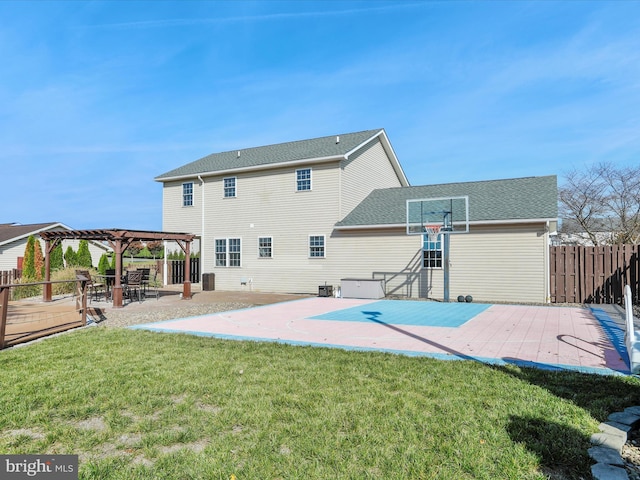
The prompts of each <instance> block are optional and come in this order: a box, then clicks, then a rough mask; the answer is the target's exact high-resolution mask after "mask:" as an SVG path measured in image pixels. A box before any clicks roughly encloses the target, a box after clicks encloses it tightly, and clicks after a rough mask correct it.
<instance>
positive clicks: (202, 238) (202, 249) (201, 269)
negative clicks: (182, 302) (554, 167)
mask: <svg viewBox="0 0 640 480" xmlns="http://www.w3.org/2000/svg"><path fill="white" fill-rule="evenodd" d="M198 180H200V188H201V189H202V206H201V208H200V211H201V217H202V218H201V219H200V223H201V225H200V285H202V274H203V272H204V205H205V203H204V180H203V179H202V177H201V176H200V175H198Z"/></svg>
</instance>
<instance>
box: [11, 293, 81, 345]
mask: <svg viewBox="0 0 640 480" xmlns="http://www.w3.org/2000/svg"><path fill="white" fill-rule="evenodd" d="M81 326H83V322H82V315H81V312H80V311H79V310H77V309H76V305H75V301H74V300H73V299H69V298H65V299H61V300H57V301H53V302H47V303H43V302H34V303H28V302H25V301H19V302H9V305H8V307H7V326H6V331H5V347H9V346H13V345H17V344H19V343H25V342H29V341H31V340H35V339H37V338H41V337H46V336H48V335H52V334H54V333H58V332H63V331H65V330H69V329H72V328H77V327H81Z"/></svg>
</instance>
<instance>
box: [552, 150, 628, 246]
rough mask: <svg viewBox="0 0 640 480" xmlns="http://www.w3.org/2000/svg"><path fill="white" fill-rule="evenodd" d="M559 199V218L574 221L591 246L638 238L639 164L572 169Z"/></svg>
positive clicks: (609, 164)
mask: <svg viewBox="0 0 640 480" xmlns="http://www.w3.org/2000/svg"><path fill="white" fill-rule="evenodd" d="M559 201H560V215H561V216H562V218H563V220H565V221H567V220H568V221H570V222H571V221H573V222H575V224H576V226H577V228H578V229H579V230H580V231H581V232H584V233H585V234H586V235H587V236H588V238H589V240H591V242H592V243H593V244H594V245H601V244H606V243H638V241H640V167H622V168H621V167H616V166H614V165H613V164H611V163H602V164H599V165H595V166H592V167H590V168H587V169H584V170H578V169H573V170H571V171H569V172H568V173H567V174H566V175H565V184H564V186H563V187H562V188H560V190H559ZM603 232H610V233H611V235H609V236H603V235H601V234H602V233H603ZM599 234H600V235H599Z"/></svg>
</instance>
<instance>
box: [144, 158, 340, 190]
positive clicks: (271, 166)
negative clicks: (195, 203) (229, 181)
mask: <svg viewBox="0 0 640 480" xmlns="http://www.w3.org/2000/svg"><path fill="white" fill-rule="evenodd" d="M345 159H346V155H334V156H331V157H316V158H305V159H302V160H292V161H287V162H278V163H264V164H262V165H252V166H250V167H240V168H229V169H227V170H215V171H212V172H200V173H190V174H188V175H178V176H176V177H166V178H156V179H155V181H156V182H162V183H164V182H173V181H176V180H188V179H190V178H198V177H199V176H200V177H212V176H218V175H229V174H231V173H243V172H255V171H259V170H271V169H275V168H282V167H299V166H303V165H313V164H316V163H327V162H338V161H341V160H345Z"/></svg>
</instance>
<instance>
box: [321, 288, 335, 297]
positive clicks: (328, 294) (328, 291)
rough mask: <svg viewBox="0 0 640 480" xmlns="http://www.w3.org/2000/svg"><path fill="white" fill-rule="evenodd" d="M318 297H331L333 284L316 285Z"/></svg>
mask: <svg viewBox="0 0 640 480" xmlns="http://www.w3.org/2000/svg"><path fill="white" fill-rule="evenodd" d="M318 296H319V297H333V285H320V286H319V287H318Z"/></svg>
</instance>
